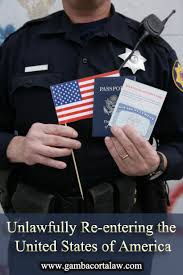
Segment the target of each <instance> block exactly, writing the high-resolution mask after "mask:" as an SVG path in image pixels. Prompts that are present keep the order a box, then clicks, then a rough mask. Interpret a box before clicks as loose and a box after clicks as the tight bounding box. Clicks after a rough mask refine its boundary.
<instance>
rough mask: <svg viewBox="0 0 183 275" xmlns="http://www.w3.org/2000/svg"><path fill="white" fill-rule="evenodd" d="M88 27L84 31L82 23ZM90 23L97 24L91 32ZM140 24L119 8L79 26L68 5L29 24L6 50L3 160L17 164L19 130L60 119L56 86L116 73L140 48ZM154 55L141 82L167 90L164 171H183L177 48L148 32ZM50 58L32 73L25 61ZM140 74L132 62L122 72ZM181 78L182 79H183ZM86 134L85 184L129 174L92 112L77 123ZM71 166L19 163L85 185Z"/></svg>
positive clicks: (159, 135)
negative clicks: (96, 128) (96, 131)
mask: <svg viewBox="0 0 183 275" xmlns="http://www.w3.org/2000/svg"><path fill="white" fill-rule="evenodd" d="M81 29H82V30H81ZM87 29H88V30H89V31H87ZM140 35H141V34H140V33H139V23H138V22H136V21H133V20H131V19H129V18H126V17H124V16H123V15H120V14H118V13H116V12H115V10H114V8H113V7H112V9H111V16H110V17H109V18H107V19H104V20H101V21H100V22H98V23H97V22H94V23H91V24H89V25H87V24H84V25H82V24H80V26H79V25H78V26H77V25H73V24H72V23H71V21H70V20H69V18H68V17H67V15H66V14H65V12H64V11H60V12H57V13H55V14H53V15H51V16H48V17H46V18H43V19H39V20H34V21H31V22H29V23H27V24H25V25H24V26H23V27H22V28H21V29H20V30H19V31H17V32H16V33H14V34H13V35H11V36H10V37H9V38H8V39H7V40H6V41H5V43H4V44H3V45H2V47H1V51H0V165H1V167H7V166H8V165H9V163H8V160H7V157H6V149H7V146H8V144H9V142H10V141H11V139H12V138H13V137H14V133H15V131H16V132H17V133H18V134H19V135H22V136H25V135H26V134H27V132H28V130H29V129H30V127H31V126H32V124H33V123H35V122H40V123H54V124H57V123H58V121H57V117H56V113H55V109H54V104H53V101H52V97H51V92H50V85H53V84H57V83H61V82H66V81H70V80H74V79H79V78H82V77H87V76H91V75H96V74H100V73H105V72H109V71H112V70H116V69H118V68H119V66H120V64H121V62H122V60H121V59H120V58H119V57H118V55H120V54H122V53H124V52H125V49H126V48H129V49H133V47H134V45H135V44H136V42H137V41H138V39H139V37H140ZM139 50H140V53H141V55H142V56H143V57H145V58H146V59H147V62H146V63H145V71H142V70H139V71H138V72H137V73H136V74H135V76H136V78H137V81H139V82H142V83H144V84H148V85H151V86H153V87H157V88H159V89H163V90H166V91H167V92H168V96H167V98H166V101H165V104H164V106H163V109H162V111H161V113H160V116H159V119H158V121H157V123H156V126H155V129H154V131H153V136H154V137H155V138H156V139H157V140H159V148H158V150H159V151H161V152H163V153H164V154H165V155H166V157H167V159H168V169H167V171H166V174H165V175H164V177H165V178H166V179H176V178H180V177H181V176H182V167H183V138H182V133H183V112H182V106H183V93H182V92H181V89H180V88H181V87H180V83H178V82H177V83H175V82H174V80H173V77H172V70H173V66H174V63H175V61H176V60H177V57H176V54H175V52H174V51H173V50H172V49H171V47H170V46H169V45H168V44H167V43H166V42H165V41H163V40H162V39H160V38H158V39H151V38H149V39H146V41H145V42H144V43H143V44H142V45H141V46H140V47H139ZM43 64H48V66H49V69H48V71H42V72H31V73H25V67H28V66H35V65H43ZM130 74H132V72H131V70H130V69H128V68H123V69H122V75H130ZM176 84H177V85H176ZM70 126H71V127H73V128H74V129H76V130H77V131H78V133H79V140H80V141H81V143H82V148H81V149H80V150H78V151H76V152H75V155H76V161H77V164H78V169H79V173H80V177H81V182H82V184H83V186H84V187H85V186H89V185H93V184H97V183H99V182H101V181H105V180H110V179H112V178H113V177H115V176H119V175H121V174H120V172H119V170H118V168H117V166H116V164H115V162H114V160H113V159H112V157H111V156H110V154H109V152H108V150H107V149H106V147H105V144H104V140H103V138H93V137H92V119H87V120H82V121H78V122H74V123H70ZM62 160H65V161H66V162H67V165H68V167H67V169H65V170H61V171H60V170H56V169H53V168H49V167H44V166H42V165H34V166H27V165H25V164H17V165H14V166H15V167H16V169H17V171H18V172H19V174H20V176H21V178H22V179H23V181H24V182H25V183H27V184H31V185H35V186H36V187H37V188H44V190H46V189H47V190H51V191H52V192H61V193H62V194H71V193H73V192H78V184H77V180H76V176H75V171H74V166H73V162H72V158H71V157H67V158H62Z"/></svg>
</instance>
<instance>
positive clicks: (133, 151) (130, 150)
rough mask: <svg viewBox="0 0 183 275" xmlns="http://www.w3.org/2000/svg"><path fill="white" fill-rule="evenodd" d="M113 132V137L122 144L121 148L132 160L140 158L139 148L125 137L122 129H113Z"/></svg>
mask: <svg viewBox="0 0 183 275" xmlns="http://www.w3.org/2000/svg"><path fill="white" fill-rule="evenodd" d="M111 131H112V133H113V135H114V136H115V137H116V138H117V140H118V142H119V143H120V144H121V146H122V147H123V148H124V150H125V151H126V152H127V154H128V155H129V156H130V157H131V158H132V159H137V158H139V152H138V150H137V148H136V147H135V145H134V144H133V143H132V142H131V141H130V139H129V138H128V137H127V136H126V135H125V133H124V132H123V129H122V128H119V127H112V129H111Z"/></svg>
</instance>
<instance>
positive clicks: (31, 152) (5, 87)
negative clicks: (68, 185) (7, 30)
mask: <svg viewBox="0 0 183 275" xmlns="http://www.w3.org/2000/svg"><path fill="white" fill-rule="evenodd" d="M8 52H9V49H8V46H7V43H4V44H3V46H1V47H0V167H1V168H8V167H9V165H10V164H11V163H26V164H27V165H34V164H42V165H46V166H50V167H53V168H57V169H64V168H65V167H66V163H64V162H62V161H58V160H56V159H55V158H57V157H64V156H68V155H70V154H71V153H72V149H79V148H80V147H81V144H80V142H79V141H77V140H76V138H77V136H78V134H77V132H76V131H75V130H74V129H72V128H71V127H67V126H61V125H45V124H41V123H35V124H33V125H32V127H31V129H30V130H29V132H28V134H27V135H26V136H25V137H21V136H15V134H14V130H15V129H14V118H15V112H14V109H13V107H12V104H11V102H10V96H9V94H10V92H9V90H10V87H11V77H10V75H11V73H10V66H8V64H9V56H10V55H9V53H8Z"/></svg>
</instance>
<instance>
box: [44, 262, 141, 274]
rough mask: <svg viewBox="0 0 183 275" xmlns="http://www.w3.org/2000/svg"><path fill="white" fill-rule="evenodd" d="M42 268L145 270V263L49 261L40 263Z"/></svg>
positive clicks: (61, 269)
mask: <svg viewBox="0 0 183 275" xmlns="http://www.w3.org/2000/svg"><path fill="white" fill-rule="evenodd" d="M40 268H41V270H42V271H63V272H72V271H86V270H88V271H96V270H98V271H111V270H112V271H119V270H121V271H130V270H131V271H143V270H144V264H143V263H127V262H123V263H118V262H98V263H97V262H96V263H92V262H90V263H89V262H84V261H81V262H77V263H68V262H60V263H59V262H58V263H54V262H47V263H40Z"/></svg>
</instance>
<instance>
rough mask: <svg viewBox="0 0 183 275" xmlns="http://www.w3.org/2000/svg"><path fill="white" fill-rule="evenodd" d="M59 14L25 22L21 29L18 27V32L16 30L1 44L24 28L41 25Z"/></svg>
mask: <svg viewBox="0 0 183 275" xmlns="http://www.w3.org/2000/svg"><path fill="white" fill-rule="evenodd" d="M58 13H60V11H57V12H55V13H52V14H50V15H47V16H45V17H41V18H37V19H33V20H30V21H27V22H26V23H24V24H23V26H22V27H20V28H19V29H18V30H16V31H15V32H13V33H11V34H10V35H9V36H8V37H7V38H6V39H5V40H4V42H3V43H6V42H7V41H8V40H9V39H10V38H11V37H13V36H15V35H16V34H18V33H19V32H21V31H22V30H24V29H25V28H27V27H29V26H32V25H34V24H37V23H38V24H39V23H42V22H46V21H48V20H49V19H51V18H52V17H53V16H55V15H56V14H58Z"/></svg>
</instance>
